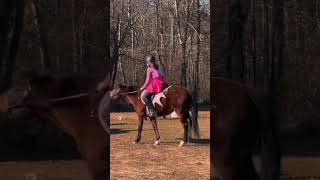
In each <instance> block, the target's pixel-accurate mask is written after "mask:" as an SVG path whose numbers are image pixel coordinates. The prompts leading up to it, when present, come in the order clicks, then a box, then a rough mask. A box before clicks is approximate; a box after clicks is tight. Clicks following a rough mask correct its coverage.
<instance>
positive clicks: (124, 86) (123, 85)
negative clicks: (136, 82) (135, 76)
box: [118, 84, 139, 92]
mask: <svg viewBox="0 0 320 180" xmlns="http://www.w3.org/2000/svg"><path fill="white" fill-rule="evenodd" d="M118 87H119V88H120V89H123V88H127V89H128V91H129V92H130V91H136V90H138V89H139V88H138V86H133V85H126V84H119V85H118Z"/></svg>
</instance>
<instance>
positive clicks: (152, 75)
mask: <svg viewBox="0 0 320 180" xmlns="http://www.w3.org/2000/svg"><path fill="white" fill-rule="evenodd" d="M163 83H164V81H163V78H162V76H161V75H160V74H159V72H158V70H157V69H155V68H151V67H148V69H147V78H146V81H145V83H144V85H143V87H144V88H145V89H146V91H147V92H149V93H159V92H160V91H161V88H162V85H163Z"/></svg>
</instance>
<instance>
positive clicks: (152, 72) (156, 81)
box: [140, 55, 164, 118]
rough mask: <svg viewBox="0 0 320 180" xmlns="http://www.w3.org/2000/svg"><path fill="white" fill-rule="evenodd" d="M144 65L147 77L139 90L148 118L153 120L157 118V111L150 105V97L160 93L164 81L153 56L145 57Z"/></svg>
mask: <svg viewBox="0 0 320 180" xmlns="http://www.w3.org/2000/svg"><path fill="white" fill-rule="evenodd" d="M146 63H147V77H146V80H145V83H144V84H143V86H142V87H141V88H140V90H141V91H142V93H141V100H142V102H143V104H145V105H146V107H147V108H148V110H149V117H150V118H154V117H156V116H157V111H156V109H155V107H154V106H153V104H152V100H151V97H152V95H154V94H157V93H159V92H160V91H161V89H162V87H163V84H164V80H163V74H162V73H161V72H160V71H159V66H158V64H156V58H155V57H154V56H153V55H150V56H148V57H147V59H146Z"/></svg>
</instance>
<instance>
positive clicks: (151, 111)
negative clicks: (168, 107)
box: [147, 108, 157, 118]
mask: <svg viewBox="0 0 320 180" xmlns="http://www.w3.org/2000/svg"><path fill="white" fill-rule="evenodd" d="M147 109H148V110H147V113H148V116H149V118H155V117H157V111H155V110H154V109H150V108H147Z"/></svg>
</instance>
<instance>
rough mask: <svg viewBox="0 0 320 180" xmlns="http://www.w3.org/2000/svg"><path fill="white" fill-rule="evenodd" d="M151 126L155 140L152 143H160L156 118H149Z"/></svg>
mask: <svg viewBox="0 0 320 180" xmlns="http://www.w3.org/2000/svg"><path fill="white" fill-rule="evenodd" d="M151 123H152V127H153V130H154V133H155V134H156V141H155V142H154V145H160V135H159V131H158V125H157V120H156V118H151Z"/></svg>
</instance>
